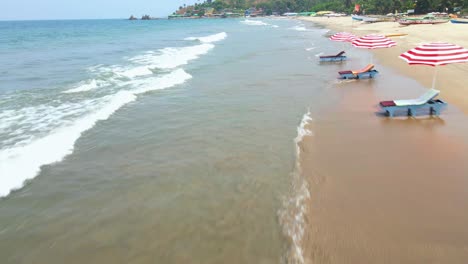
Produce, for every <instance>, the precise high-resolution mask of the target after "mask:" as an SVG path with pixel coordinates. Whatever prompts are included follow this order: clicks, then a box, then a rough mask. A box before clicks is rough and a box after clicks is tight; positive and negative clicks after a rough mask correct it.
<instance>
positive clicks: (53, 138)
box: [0, 69, 192, 197]
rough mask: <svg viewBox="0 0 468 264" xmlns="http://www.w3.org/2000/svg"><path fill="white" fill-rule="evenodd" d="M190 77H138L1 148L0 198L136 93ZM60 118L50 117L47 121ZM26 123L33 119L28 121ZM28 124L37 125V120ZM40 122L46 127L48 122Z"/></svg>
mask: <svg viewBox="0 0 468 264" xmlns="http://www.w3.org/2000/svg"><path fill="white" fill-rule="evenodd" d="M191 77H192V76H191V75H190V74H188V73H186V72H185V71H184V70H182V69H177V70H175V71H173V72H171V73H169V74H166V75H164V76H161V77H155V78H149V79H145V80H139V81H137V82H135V83H134V85H133V87H134V88H133V89H131V90H121V91H119V92H117V93H115V94H112V95H108V96H104V97H102V98H99V99H94V101H92V100H90V101H88V102H95V105H94V109H92V111H90V112H89V113H87V114H85V115H82V116H81V117H77V118H75V119H73V120H70V121H68V122H64V124H63V125H62V126H59V127H56V128H54V129H53V130H51V131H49V132H48V133H47V134H46V135H45V136H42V137H39V138H30V139H28V140H23V141H22V142H21V144H15V145H13V146H10V147H7V148H4V149H1V150H0V175H1V176H2V177H1V178H0V197H2V196H7V195H8V194H9V193H10V192H11V191H12V190H15V189H19V188H21V187H22V186H23V184H24V182H25V181H26V180H29V179H32V178H34V177H35V176H36V175H37V174H38V173H39V171H40V168H41V166H43V165H46V164H51V163H55V162H59V161H61V160H63V158H64V157H65V156H67V155H69V154H70V153H72V152H73V148H74V144H75V141H76V140H77V139H78V138H79V137H80V136H81V134H82V133H83V132H85V131H87V130H88V129H90V128H92V127H93V126H94V125H95V124H96V122H98V121H100V120H106V119H108V118H109V117H110V116H111V115H112V114H113V113H114V112H115V111H117V110H118V109H120V108H121V107H123V106H124V105H126V104H128V103H129V102H132V101H134V100H135V99H136V97H137V95H138V94H142V93H146V92H149V91H153V90H160V89H166V88H169V87H172V86H175V85H178V84H182V83H184V82H185V81H187V80H188V79H190V78H191ZM89 107H91V105H88V108H89ZM62 108H67V105H63V106H61V108H60V109H56V110H57V111H56V112H55V113H49V114H50V115H52V116H53V115H54V114H55V115H60V114H61V112H64V111H65V110H67V109H62ZM28 112H40V111H37V109H27V110H26V111H25V115H28ZM65 112H66V111H65ZM69 112H70V111H69ZM71 112H73V111H71ZM0 114H3V115H5V116H6V115H8V116H12V114H14V113H12V112H11V111H8V112H2V113H0ZM62 118H63V117H60V118H53V119H52V121H51V122H53V121H54V120H61V119H62ZM19 119H21V117H20V118H19ZM10 121H11V120H10ZM13 121H14V120H13ZM30 122H34V121H33V120H30ZM41 122H47V119H43V120H41ZM32 125H33V126H34V125H40V124H39V122H38V123H35V124H32ZM42 125H43V126H46V127H47V125H48V124H47V123H44V124H42Z"/></svg>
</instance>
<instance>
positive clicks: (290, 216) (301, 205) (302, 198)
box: [279, 112, 313, 263]
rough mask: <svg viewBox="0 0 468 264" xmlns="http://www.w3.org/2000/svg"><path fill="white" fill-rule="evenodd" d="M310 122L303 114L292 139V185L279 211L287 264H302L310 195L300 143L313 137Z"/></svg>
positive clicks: (309, 117)
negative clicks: (293, 164) (294, 159)
mask: <svg viewBox="0 0 468 264" xmlns="http://www.w3.org/2000/svg"><path fill="white" fill-rule="evenodd" d="M311 122H312V117H311V116H310V112H307V113H306V114H304V116H303V118H302V120H301V123H300V125H299V126H298V127H297V136H296V138H295V139H294V143H295V147H296V164H295V168H294V171H293V172H292V185H291V192H290V195H289V196H288V197H286V198H284V200H283V209H282V210H280V211H279V220H280V223H281V225H282V228H283V233H284V234H285V235H286V237H287V238H288V239H289V240H290V243H291V246H290V248H289V250H288V252H287V254H286V259H287V261H286V262H287V263H304V255H303V253H304V252H303V245H302V242H303V238H304V233H305V230H306V228H307V223H306V218H305V215H306V212H307V203H308V201H309V199H310V193H309V188H308V184H307V181H306V180H305V178H304V176H303V175H302V169H301V162H300V161H301V146H300V145H301V143H302V140H303V139H304V137H306V136H313V133H312V131H311V130H309V129H308V128H307V126H308V125H309V124H310V123H311Z"/></svg>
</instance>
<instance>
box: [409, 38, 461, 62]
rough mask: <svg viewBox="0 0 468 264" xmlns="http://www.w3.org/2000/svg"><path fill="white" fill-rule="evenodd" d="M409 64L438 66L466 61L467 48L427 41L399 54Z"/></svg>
mask: <svg viewBox="0 0 468 264" xmlns="http://www.w3.org/2000/svg"><path fill="white" fill-rule="evenodd" d="M400 58H402V59H404V60H405V61H406V62H408V63H409V64H410V65H429V66H438V65H445V64H449V63H459V62H467V61H468V50H467V49H465V48H463V47H460V46H458V45H454V44H450V43H429V44H423V45H421V46H418V47H416V48H413V49H410V50H408V51H407V52H405V53H403V54H401V55H400Z"/></svg>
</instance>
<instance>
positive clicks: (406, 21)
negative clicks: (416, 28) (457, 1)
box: [398, 15, 449, 26]
mask: <svg viewBox="0 0 468 264" xmlns="http://www.w3.org/2000/svg"><path fill="white" fill-rule="evenodd" d="M447 22H449V19H448V18H437V17H435V16H432V15H427V16H424V17H406V18H402V19H400V20H398V23H400V25H405V26H409V25H423V24H442V23H447Z"/></svg>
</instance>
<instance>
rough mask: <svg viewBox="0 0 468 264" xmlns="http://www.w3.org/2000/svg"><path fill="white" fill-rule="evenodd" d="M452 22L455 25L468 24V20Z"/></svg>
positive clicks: (454, 20) (452, 20)
mask: <svg viewBox="0 0 468 264" xmlns="http://www.w3.org/2000/svg"><path fill="white" fill-rule="evenodd" d="M450 22H452V23H453V24H468V19H459V18H457V19H451V20H450Z"/></svg>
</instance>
